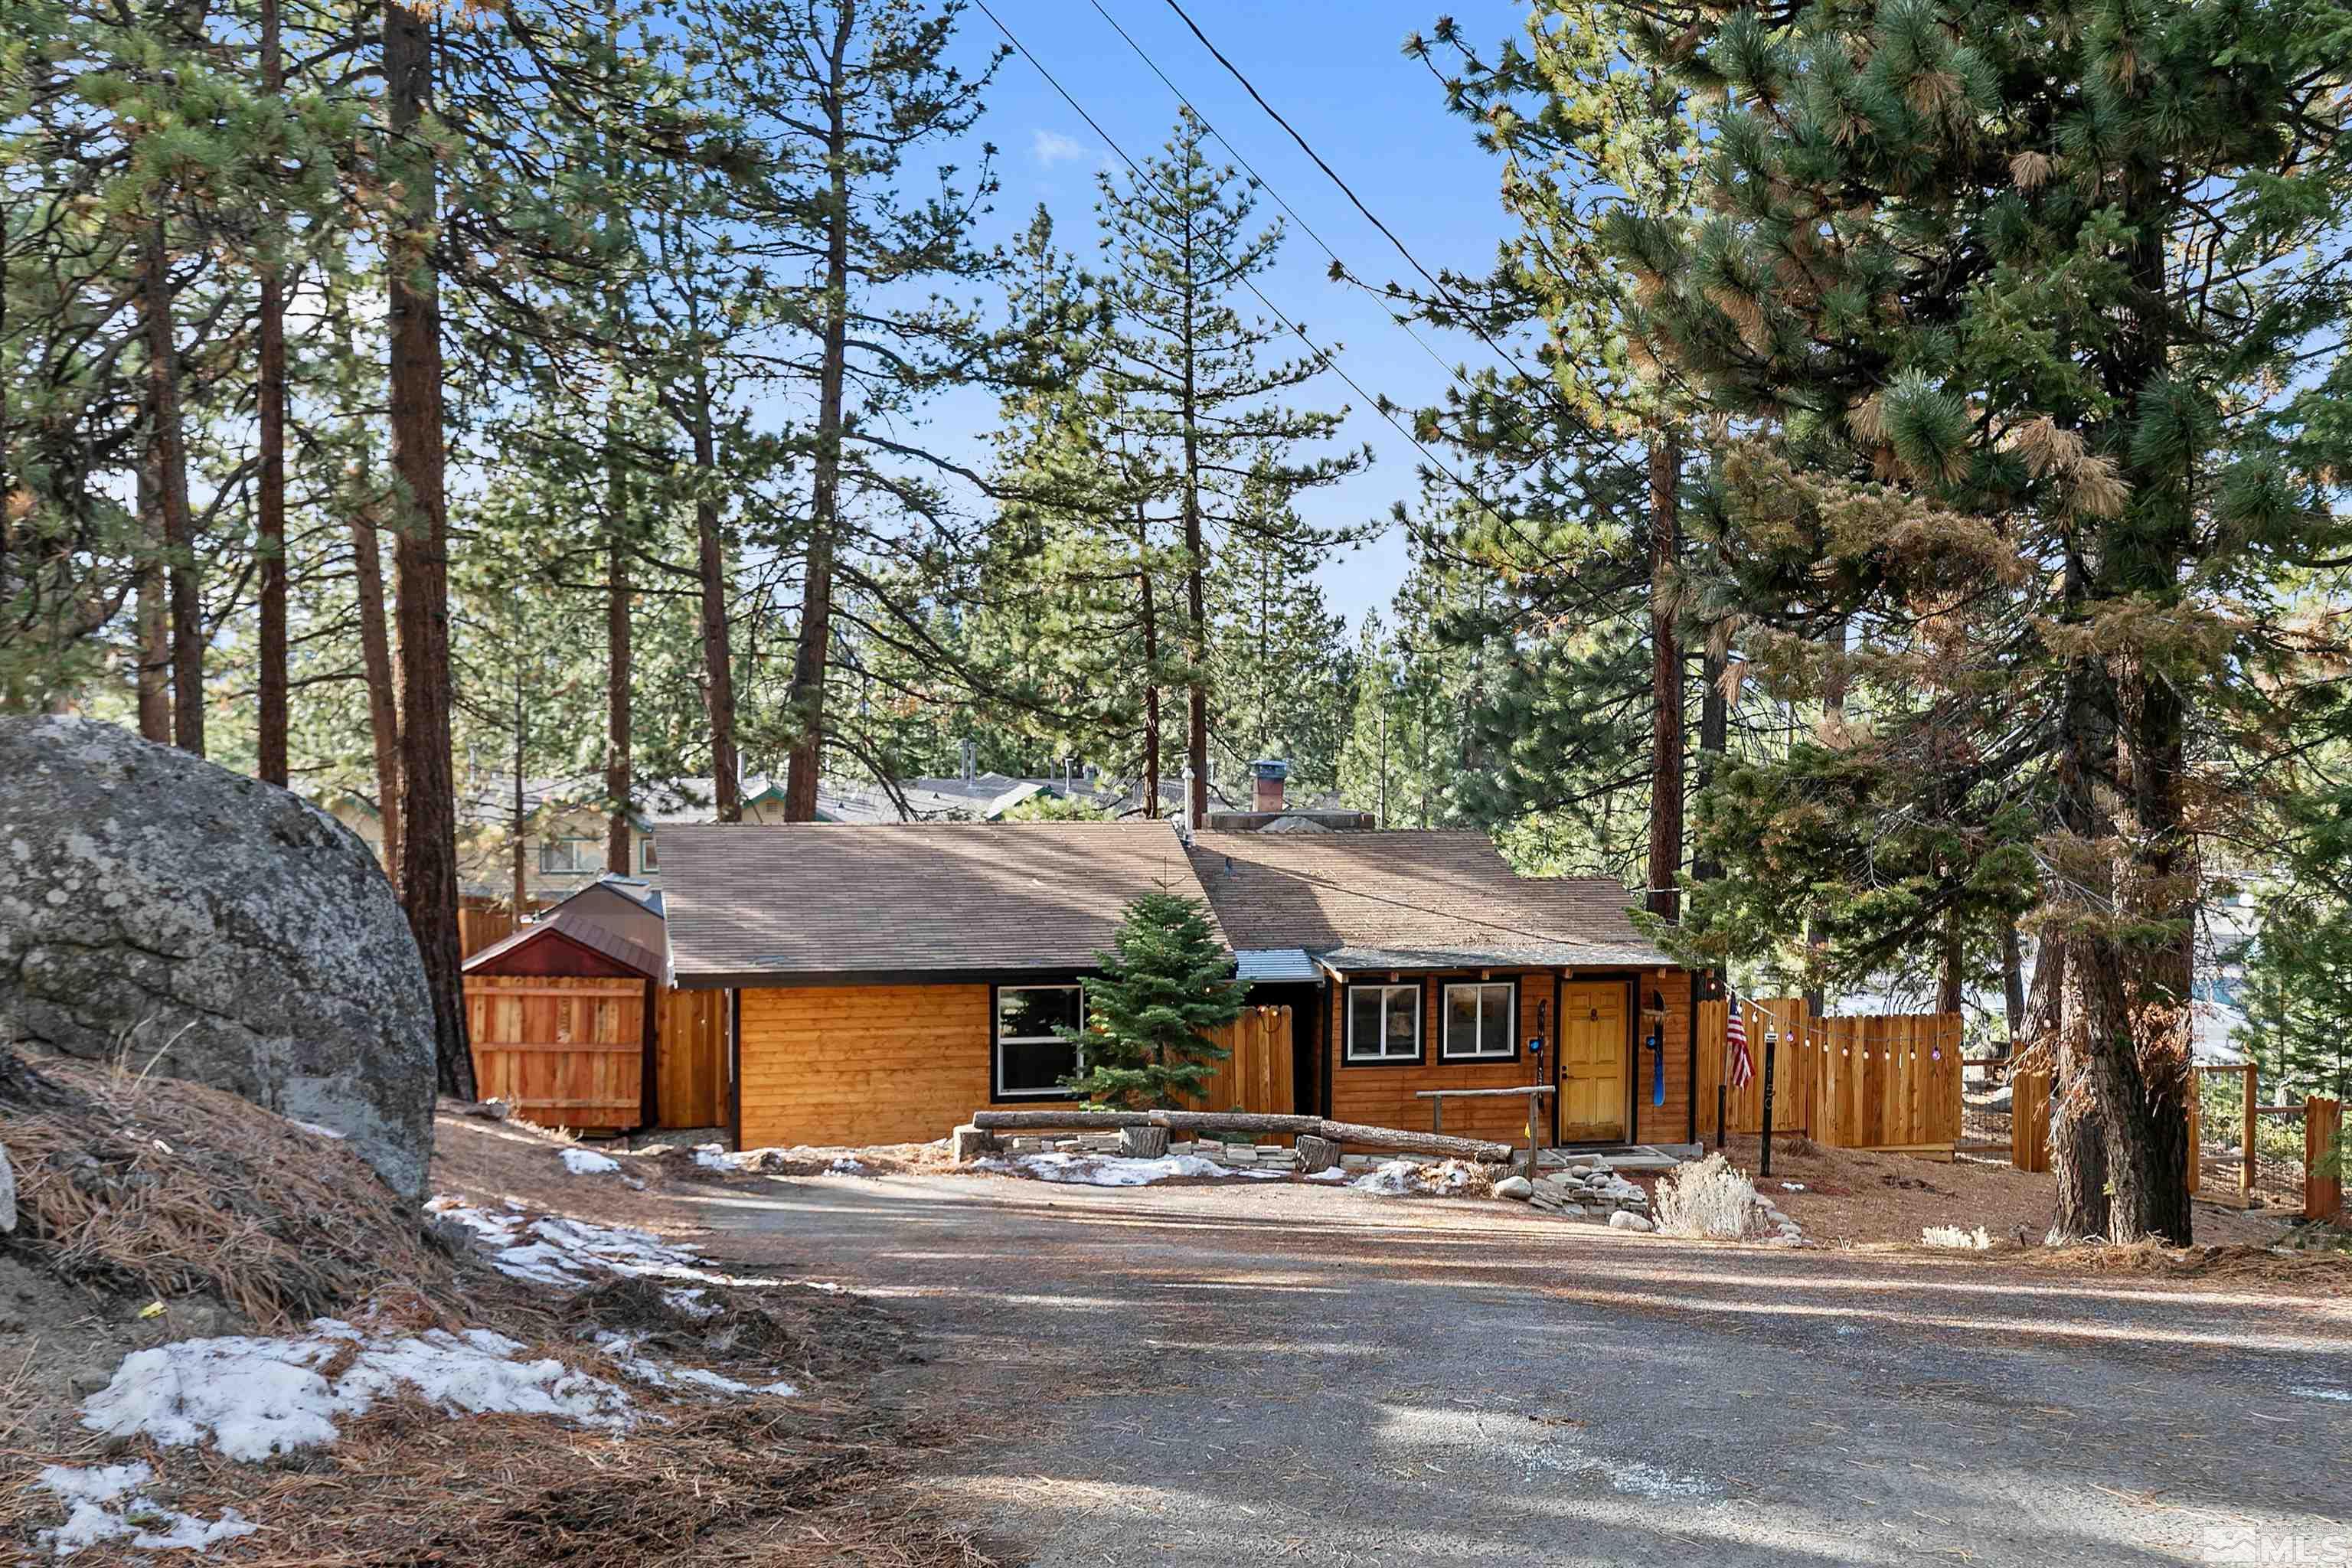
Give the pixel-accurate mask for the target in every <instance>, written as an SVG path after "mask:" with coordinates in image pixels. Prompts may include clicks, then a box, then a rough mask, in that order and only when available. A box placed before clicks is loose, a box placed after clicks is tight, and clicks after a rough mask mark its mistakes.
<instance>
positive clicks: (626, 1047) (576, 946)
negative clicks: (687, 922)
mask: <svg viewBox="0 0 2352 1568" xmlns="http://www.w3.org/2000/svg"><path fill="white" fill-rule="evenodd" d="M667 963H668V960H667V932H666V931H665V929H664V921H663V915H662V908H661V895H660V894H659V893H658V892H656V891H654V890H653V889H649V888H647V887H646V886H645V884H643V883H639V882H633V881H632V880H630V879H625V878H617V877H614V878H606V879H603V880H601V881H598V882H595V883H592V884H591V885H590V886H588V887H586V888H583V889H581V890H580V891H579V892H577V893H575V894H573V895H572V897H570V898H568V899H566V900H563V901H562V903H560V904H558V905H556V906H555V907H554V908H552V909H551V910H548V911H547V912H546V913H545V914H543V915H541V917H540V918H539V919H537V920H535V921H530V923H528V924H526V925H522V926H519V927H517V928H516V929H515V931H513V933H512V934H511V935H509V936H507V937H505V938H503V939H502V940H500V941H499V942H493V943H491V944H490V945H489V946H488V947H486V948H484V949H482V951H480V952H477V953H475V954H474V955H473V956H472V957H471V958H468V959H467V961H466V963H465V984H466V1014H467V1029H468V1033H469V1036H470V1037H471V1040H472V1043H473V1056H474V1077H475V1081H476V1083H477V1085H478V1091H479V1092H480V1093H481V1095H482V1096H483V1097H484V1098H485V1099H488V1098H493V1097H495V1098H497V1099H499V1100H505V1101H507V1102H508V1103H509V1104H510V1105H512V1106H513V1107H514V1108H515V1110H517V1111H518V1112H519V1113H520V1114H521V1115H522V1116H524V1117H526V1118H527V1119H529V1120H530V1121H536V1122H539V1123H541V1124H542V1125H546V1126H551V1127H566V1128H576V1129H580V1130H583V1131H587V1130H597V1129H604V1130H611V1131H629V1130H631V1129H635V1128H638V1127H707V1126H711V1125H714V1124H715V1123H716V1122H717V1121H719V1118H720V1116H721V1115H722V1113H723V1110H724V1106H725V1094H724V1084H723V1081H722V1079H723V1074H724V1070H725V1048H726V1011H725V1007H724V1005H723V1004H724V998H723V997H713V996H711V995H709V994H707V993H694V992H684V993H682V992H676V991H673V990H672V989H671V988H670V987H669V986H668V984H666V980H667V973H666V972H667Z"/></svg>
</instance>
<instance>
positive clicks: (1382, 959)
mask: <svg viewBox="0 0 2352 1568" xmlns="http://www.w3.org/2000/svg"><path fill="white" fill-rule="evenodd" d="M664 854H665V856H666V857H667V863H666V865H665V868H664V874H665V881H666V884H667V893H666V897H667V900H668V910H667V913H668V921H667V935H668V940H669V957H670V977H671V981H672V984H675V985H677V987H678V988H679V989H680V990H681V991H702V992H714V993H720V994H726V995H727V996H728V997H729V998H730V1002H729V1005H728V1012H729V1015H730V1018H731V1026H730V1047H729V1051H730V1073H729V1082H730V1092H731V1100H730V1112H731V1114H730V1121H732V1123H733V1127H734V1132H735V1137H736V1142H737V1144H738V1146H739V1147H757V1146H766V1145H776V1144H793V1143H812V1144H850V1145H856V1144H865V1143H877V1142H913V1141H925V1140H930V1139H936V1138H941V1137H944V1136H946V1135H947V1133H948V1132H949V1131H950V1130H951V1129H953V1128H954V1127H955V1126H956V1125H957V1124H958V1123H959V1122H961V1121H963V1120H964V1119H965V1118H966V1117H967V1116H968V1115H969V1114H970V1112H971V1111H972V1110H975V1109H977V1108H979V1107H982V1106H987V1105H1019V1104H1030V1105H1037V1106H1052V1105H1059V1104H1066V1103H1067V1101H1066V1099H1065V1098H1064V1097H1063V1094H1062V1091H1061V1090H1060V1089H1058V1088H1057V1087H1056V1085H1057V1082H1058V1080H1059V1079H1061V1078H1063V1077H1065V1076H1066V1075H1068V1074H1069V1073H1070V1072H1071V1071H1072V1070H1073V1069H1074V1068H1075V1065H1076V1058H1075V1054H1074V1051H1073V1048H1072V1047H1070V1046H1069V1045H1068V1044H1067V1043H1066V1042H1064V1041H1063V1040H1062V1039H1061V1038H1060V1037H1059V1036H1058V1035H1057V1034H1056V1032H1055V1031H1056V1028H1057V1027H1058V1026H1076V1024H1077V1022H1078V1020H1079V1018H1080V1016H1081V1011H1080V1009H1081V1005H1082V1004H1081V998H1082V994H1083V988H1084V985H1085V984H1086V981H1087V977H1088V976H1089V975H1091V974H1094V973H1098V964H1099V955H1100V954H1101V953H1102V952H1104V951H1105V950H1106V949H1108V947H1110V945H1111V942H1112V938H1113V936H1114V934H1115V933H1116V931H1118V924H1119V921H1120V919H1121V917H1122V914H1123V911H1124V910H1125V909H1126V907H1127V905H1128V904H1129V902H1131V901H1132V900H1134V899H1136V898H1137V897H1139V896H1140V895H1141V894H1143V893H1147V892H1151V891H1155V890H1159V889H1163V888H1164V889H1170V890H1172V891H1176V892H1179V893H1187V894H1191V895H1192V896H1194V897H1197V898H1199V899H1201V900H1202V902H1203V903H1204V904H1205V905H1206V906H1207V908H1208V910H1209V911H1210V913H1211V915H1212V917H1213V920H1214V921H1215V922H1216V923H1217V925H1218V926H1219V928H1220V930H1221V931H1222V932H1223V936H1224V937H1225V939H1226V941H1227V942H1228V943H1229V944H1230V946H1231V947H1232V948H1233V950H1234V957H1235V966H1236V972H1237V973H1239V974H1240V975H1242V976H1243V977H1244V978H1246V979H1248V980H1249V981H1250V982H1251V990H1250V1000H1251V1002H1252V1003H1253V1004H1254V1005H1258V1006H1260V1007H1263V1008H1265V1009H1267V1010H1268V1011H1266V1012H1265V1013H1264V1014H1261V1015H1259V1019H1260V1021H1261V1024H1263V1022H1264V1021H1265V1020H1268V1019H1274V1018H1279V1019H1280V1020H1282V1028H1281V1030H1280V1032H1279V1034H1278V1035H1276V1034H1275V1033H1274V1032H1273V1031H1271V1030H1269V1029H1267V1028H1265V1027H1263V1026H1260V1027H1256V1028H1254V1029H1252V1030H1250V1031H1246V1032H1245V1033H1244V1036H1243V1037H1244V1038H1246V1039H1248V1040H1250V1041H1251V1042H1253V1044H1252V1046H1251V1047H1250V1049H1251V1051H1252V1052H1253V1053H1254V1054H1253V1056H1252V1058H1251V1059H1250V1060H1247V1061H1237V1062H1235V1063H1234V1064H1229V1066H1228V1067H1227V1068H1226V1069H1224V1070H1223V1071H1221V1073H1220V1081H1219V1085H1218V1088H1217V1089H1216V1090H1215V1091H1214V1092H1215V1093H1216V1094H1217V1095H1219V1096H1220V1097H1224V1098H1220V1099H1219V1100H1217V1102H1216V1103H1215V1105H1214V1108H1215V1109H1220V1110H1223V1109H1229V1108H1231V1106H1232V1105H1238V1106H1239V1107H1240V1108H1242V1109H1248V1110H1283V1111H1289V1110H1294V1109H1295V1110H1302V1111H1307V1110H1312V1111H1317V1112H1319V1113H1320V1114H1321V1115H1324V1116H1326V1117H1329V1118H1332V1119H1335V1120H1339V1121H1362V1122H1370V1123H1375V1124H1379V1125H1385V1126H1392V1127H1403V1128H1413V1129H1419V1128H1425V1127H1428V1126H1429V1125H1431V1122H1432V1120H1433V1112H1434V1110H1435V1107H1434V1106H1433V1102H1432V1101H1431V1100H1428V1099H1426V1098H1423V1097H1422V1095H1421V1094H1420V1092H1419V1091H1421V1090H1424V1089H1484V1088H1509V1087H1517V1086H1524V1085H1529V1084H1551V1085H1555V1086H1556V1092H1555V1093H1554V1094H1552V1095H1549V1096H1546V1097H1542V1098H1541V1099H1539V1100H1538V1102H1537V1103H1538V1106H1539V1107H1540V1110H1539V1121H1538V1125H1537V1127H1536V1128H1535V1129H1534V1131H1535V1133H1536V1136H1537V1138H1538V1140H1539V1141H1540V1142H1544V1143H1546V1144H1553V1143H1562V1142H1566V1143H1588V1144H1599V1145H1607V1144H1617V1143H1625V1142H1695V1141H1696V1124H1695V1110H1694V1107H1693V1102H1692V1096H1691V1091H1690V1086H1691V1083H1692V1079H1693V1076H1694V1073H1693V1067H1694V1062H1693V1058H1694V1053H1695V1052H1696V1048H1697V1047H1696V1033H1695V1032H1694V1030H1693V1027H1692V1015H1691V1005H1690V996H1691V986H1690V977H1689V976H1688V975H1687V974H1686V973H1685V972H1683V971H1682V970H1680V969H1678V968H1676V967H1675V965H1674V964H1673V963H1672V962H1671V961H1670V960H1669V959H1667V958H1666V957H1665V955H1664V954H1663V953H1661V952H1659V951H1658V950H1657V949H1656V948H1655V947H1654V945H1652V944H1651V943H1649V942H1646V941H1645V940H1643V938H1642V937H1641V936H1640V935H1639V934H1638V933H1637V932H1636V931H1634V930H1633V926H1632V923H1631V921H1629V920H1628V919H1627V916H1626V909H1625V906H1626V904H1627V902H1628V899H1627V895H1626V894H1625V892H1624V890H1623V889H1622V888H1621V887H1619V886H1618V885H1617V884H1616V883H1615V882H1613V881H1610V880H1607V879H1530V878H1522V877H1518V876H1517V875H1515V874H1514V873H1513V872H1512V871H1511V869H1510V868H1509V866H1508V865H1507V863H1506V862H1505V861H1504V860H1503V858H1502V857H1501V855H1500V854H1499V853H1497V852H1496V849H1495V847H1494V846H1493V844H1492V843H1491V842H1490V841H1489V840H1488V839H1486V837H1485V836H1484V835H1481V834H1475V833H1452V832H1353V833H1335V832H1297V831H1270V832H1267V831H1261V832H1242V831H1221V832H1205V833H1200V834H1196V835H1192V836H1191V837H1190V840H1189V843H1188V840H1187V838H1186V837H1185V836H1184V835H1182V834H1181V833H1180V832H1179V830H1178V828H1177V826H1176V825H1174V824H1172V823H1169V822H1165V821H1126V822H1117V823H1071V822H1039V823H956V824H929V823H925V824H891V825H877V826H834V825H821V824H810V825H803V826H789V827H779V826H756V827H755V826H677V827H672V828H670V829H668V830H667V833H666V836H665V843H664ZM1265 1051H1272V1052H1274V1053H1276V1055H1277V1056H1278V1057H1279V1058H1281V1059H1279V1060H1277V1061H1274V1062H1268V1061H1267V1060H1265V1059H1264V1056H1263V1054H1262V1053H1263V1052H1265ZM1227 1100H1230V1102H1231V1105H1229V1104H1228V1103H1227ZM1527 1119H1528V1099H1527V1097H1524V1096H1509V1097H1504V1098H1492V1099H1470V1100H1454V1101H1452V1102H1450V1103H1448V1104H1447V1105H1446V1106H1445V1107H1444V1126H1445V1131H1449V1132H1461V1133H1465V1134H1468V1135H1473V1136H1483V1137H1489V1138H1495V1139H1498V1140H1504V1141H1507V1142H1525V1141H1526V1139H1527V1136H1528V1126H1527Z"/></svg>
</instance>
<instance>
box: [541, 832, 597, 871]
mask: <svg viewBox="0 0 2352 1568" xmlns="http://www.w3.org/2000/svg"><path fill="white" fill-rule="evenodd" d="M603 858H604V845H603V844H602V843H601V842H599V841H598V840H596V839H593V838H542V839H541V840H540V841H539V868H540V871H541V874H542V875H545V876H549V877H565V876H572V875H574V874H576V873H579V872H582V871H593V870H595V869H596V868H597V867H598V864H599V862H601V861H602V860H603Z"/></svg>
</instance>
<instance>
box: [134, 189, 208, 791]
mask: <svg viewBox="0 0 2352 1568" xmlns="http://www.w3.org/2000/svg"><path fill="white" fill-rule="evenodd" d="M157 199H158V200H159V201H160V200H161V199H162V198H161V197H160V196H159V197H158V198H157ZM165 245H166V239H165V236H164V233H163V220H162V219H161V218H158V219H156V221H155V222H153V223H152V224H151V225H149V226H148V227H147V231H146V235H145V237H144V240H143V243H142V254H141V258H140V309H141V313H142V326H143V327H144V329H145V332H146V340H147V343H146V347H147V398H148V402H147V412H148V420H149V426H148V432H147V438H148V441H149V450H150V453H151V457H150V464H151V466H152V469H153V472H154V476H155V501H156V508H157V511H158V514H159V515H160V517H161V519H162V521H163V550H164V565H163V571H164V576H165V579H166V581H167V582H168V583H169V584H170V590H171V592H170V599H171V623H172V741H173V744H175V745H177V746H178V747H179V748H180V749H181V750H183V751H186V752H194V753H195V754H196V755H198V756H200V757H201V756H203V755H204V754H205V628H204V605H203V602H202V600H201V598H200V597H199V594H198V583H197V574H196V573H197V568H196V558H195V540H194V537H193V534H194V528H193V525H192V524H191V522H190V520H189V514H188V453H187V445H186V433H185V431H184V427H183V426H182V423H181V416H180V351H179V347H178V345H177V344H176V343H175V342H174V341H173V336H174V334H173V331H172V279H171V270H170V256H169V253H168V251H167V250H166V248H165Z"/></svg>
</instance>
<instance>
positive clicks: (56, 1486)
mask: <svg viewBox="0 0 2352 1568" xmlns="http://www.w3.org/2000/svg"><path fill="white" fill-rule="evenodd" d="M33 1479H34V1482H35V1484H37V1485H38V1486H42V1487H45V1488H47V1489H48V1491H49V1492H50V1494H51V1495H52V1496H54V1497H55V1498H56V1499H57V1500H58V1501H59V1502H62V1503H64V1504H65V1505H66V1521H65V1523H64V1524H62V1525H60V1526H58V1528H57V1529H55V1530H44V1531H41V1532H40V1535H39V1537H38V1540H39V1541H40V1542H41V1544H42V1545H44V1546H47V1547H48V1548H50V1549H51V1550H52V1551H54V1552H57V1554H58V1556H60V1557H70V1556H72V1555H73V1554H74V1553H75V1552H79V1551H80V1550H81V1549H82V1548H83V1547H85V1546H96V1545H98V1544H99V1543H100V1542H107V1541H124V1540H127V1541H129V1542H131V1545H133V1546H135V1547H138V1548H140V1549H141V1550H142V1551H146V1552H203V1551H205V1550H206V1549H208V1548H210V1547H213V1546H215V1545H218V1544H219V1543H220V1542H224V1541H234V1540H235V1539H236V1537H238V1536H240V1535H251V1534H252V1533H253V1532H254V1531H257V1530H258V1529H260V1528H261V1527H260V1526H259V1525H257V1524H252V1523H248V1522H247V1520H246V1519H245V1517H244V1515H242V1514H240V1513H238V1512H237V1511H236V1510H235V1509H233V1508H231V1509H224V1510H221V1516H220V1518H218V1519H216V1520H213V1521H205V1520H201V1519H198V1518H197V1517H196V1516H195V1515H194V1514H189V1513H182V1512H180V1511H179V1510H176V1509H169V1508H165V1507H164V1506H163V1504H162V1503H159V1502H157V1501H156V1500H154V1499H153V1498H152V1497H149V1496H148V1495H147V1494H146V1492H145V1491H144V1490H143V1489H144V1488H145V1487H146V1485H147V1483H148V1482H150V1481H152V1480H153V1479H155V1471H154V1468H153V1467H152V1466H150V1465H148V1464H146V1463H145V1462H144V1461H142V1462H140V1463H137V1464H130V1465H100V1466H98V1467H96V1468H91V1469H81V1468H77V1467H75V1466H72V1465H51V1466H48V1467H47V1468H45V1469H43V1470H42V1471H41V1473H40V1474H39V1475H37V1476H36V1477H35V1478H33ZM113 1503H120V1505H121V1506H120V1507H110V1506H108V1505H110V1504H113Z"/></svg>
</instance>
